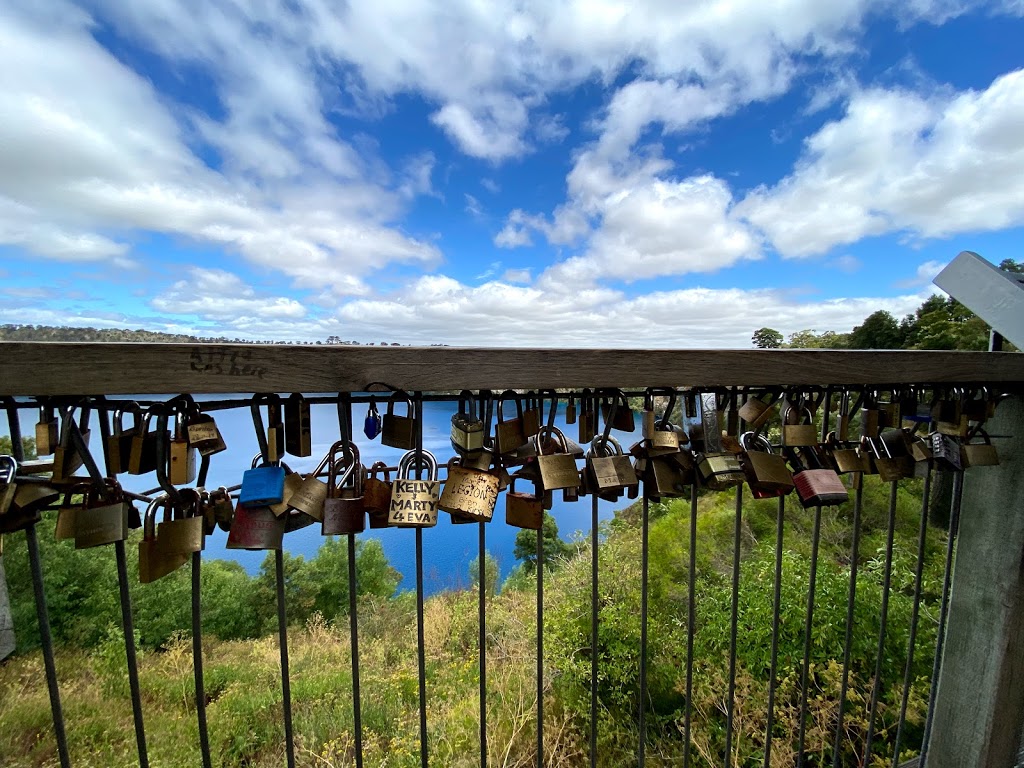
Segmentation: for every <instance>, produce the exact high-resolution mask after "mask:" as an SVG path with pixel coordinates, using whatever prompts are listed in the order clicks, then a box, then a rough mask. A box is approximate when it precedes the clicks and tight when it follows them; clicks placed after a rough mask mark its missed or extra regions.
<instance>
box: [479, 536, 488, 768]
mask: <svg viewBox="0 0 1024 768" xmlns="http://www.w3.org/2000/svg"><path fill="white" fill-rule="evenodd" d="M477 526H478V528H479V530H480V533H479V537H480V560H479V562H480V615H479V617H478V618H477V622H478V624H479V625H480V768H487V610H486V608H487V594H486V592H485V590H484V585H485V584H486V583H487V527H486V525H485V524H484V523H478V524H477Z"/></svg>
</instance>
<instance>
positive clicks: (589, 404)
mask: <svg viewBox="0 0 1024 768" xmlns="http://www.w3.org/2000/svg"><path fill="white" fill-rule="evenodd" d="M577 423H578V429H577V433H578V439H579V441H580V442H581V443H589V442H590V441H591V440H593V439H594V435H596V434H597V412H596V411H595V410H594V398H593V396H592V394H591V392H590V390H589V389H584V390H583V393H582V394H581V395H580V411H579V417H578V420H577Z"/></svg>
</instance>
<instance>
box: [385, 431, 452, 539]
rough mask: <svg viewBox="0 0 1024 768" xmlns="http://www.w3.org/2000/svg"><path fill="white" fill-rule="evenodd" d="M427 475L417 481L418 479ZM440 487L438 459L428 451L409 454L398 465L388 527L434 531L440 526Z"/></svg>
mask: <svg viewBox="0 0 1024 768" xmlns="http://www.w3.org/2000/svg"><path fill="white" fill-rule="evenodd" d="M422 472H425V473H426V477H425V478H422V479H418V478H417V477H416V475H418V474H421V473H422ZM440 497H441V483H440V482H439V481H438V479H437V459H435V458H434V454H432V453H430V452H429V451H415V450H413V451H409V452H408V453H406V454H405V455H404V456H402V458H401V460H400V461H399V462H398V474H397V475H396V477H395V482H394V485H393V486H392V488H391V507H390V509H389V512H388V525H390V526H392V527H394V528H431V527H433V526H435V525H437V505H438V502H439V501H440Z"/></svg>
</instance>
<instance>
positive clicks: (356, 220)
mask: <svg viewBox="0 0 1024 768" xmlns="http://www.w3.org/2000/svg"><path fill="white" fill-rule="evenodd" d="M90 24H91V22H90V20H89V19H88V17H86V16H85V15H84V14H83V13H82V12H81V11H79V10H77V9H74V8H71V7H69V6H66V5H64V4H62V3H59V2H56V1H55V0H48V2H47V3H40V4H38V5H35V6H32V7H31V9H26V8H21V9H18V10H15V9H13V8H11V7H9V6H4V7H3V9H0V243H6V244H13V245H18V246H21V247H23V248H25V249H26V250H27V251H29V252H31V253H35V254H37V255H41V256H46V257H50V258H56V259H60V260H65V261H82V260H108V259H111V258H115V259H119V260H121V262H122V263H126V262H127V258H128V256H130V246H131V242H132V241H133V240H134V237H135V233H136V232H137V231H138V230H148V231H155V232H163V233H168V234H172V235H178V236H183V237H185V238H187V239H191V240H194V241H199V242H206V243H213V244H214V245H217V246H222V247H225V248H226V249H228V250H234V251H237V252H238V253H240V254H242V255H243V256H245V257H246V258H248V259H249V260H251V261H253V262H255V263H257V264H260V265H262V266H266V267H271V268H274V269H278V270H280V271H282V272H283V273H284V274H286V275H289V276H290V277H292V278H293V279H294V281H295V283H296V284H297V285H298V286H300V287H311V286H314V285H315V286H317V287H324V286H328V287H330V288H331V289H332V290H333V291H334V292H335V293H336V294H344V293H357V294H358V293H363V292H365V291H366V287H365V285H364V284H363V281H362V278H363V276H364V275H365V274H366V273H367V272H368V271H370V270H372V269H374V268H377V267H379V266H381V265H383V264H386V263H388V262H392V261H400V262H420V263H426V264H432V263H434V262H435V261H437V260H438V259H439V257H440V254H439V253H438V251H437V249H436V248H435V247H434V246H433V245H430V244H428V243H424V242H421V241H418V240H416V239H413V238H410V237H408V236H407V235H405V234H403V233H401V232H399V231H397V230H396V229H394V228H393V227H392V226H391V225H390V222H391V221H392V220H393V219H394V218H396V217H397V215H398V214H399V213H400V212H401V204H400V200H401V198H402V194H401V191H398V192H393V191H390V190H389V189H388V188H386V187H384V186H381V185H380V184H377V183H374V182H371V181H367V180H365V179H364V178H362V174H369V172H370V171H369V170H368V169H364V168H361V167H359V166H360V165H361V161H359V159H358V157H357V155H356V154H355V153H354V152H353V151H352V150H351V148H350V147H349V146H348V145H347V144H344V143H343V142H341V141H339V140H337V139H336V138H335V137H333V136H332V135H331V133H332V131H330V130H328V129H327V128H326V127H325V126H326V122H325V121H324V120H323V118H322V116H320V111H319V103H318V102H317V100H316V99H315V98H314V94H315V89H314V94H311V93H310V92H309V89H308V88H305V87H301V86H302V83H301V82H300V81H301V77H298V76H295V73H294V72H293V71H292V70H290V69H289V68H288V67H285V66H283V65H282V69H281V71H280V72H270V71H269V70H273V69H274V67H273V64H274V63H275V62H276V61H277V59H276V58H275V56H274V55H272V52H268V55H267V57H266V58H265V59H264V60H262V61H261V62H260V66H259V68H258V69H256V70H254V72H253V73H251V76H252V77H257V76H262V75H266V76H267V79H266V81H265V82H264V81H261V83H260V87H261V88H263V87H265V88H267V89H268V90H269V93H270V95H269V96H268V97H267V99H263V98H253V99H252V100H247V98H246V97H247V95H251V94H250V93H249V92H246V91H245V89H244V88H242V89H241V92H238V93H236V92H234V91H231V90H230V89H228V90H226V91H225V92H224V98H225V101H226V105H227V109H228V117H227V118H226V120H225V122H224V123H222V124H221V123H214V122H212V121H211V120H209V119H208V118H197V119H196V120H195V126H196V127H197V128H198V130H199V132H200V134H201V135H203V136H205V137H206V138H207V139H208V140H210V141H212V142H213V144H214V146H215V147H219V148H220V149H221V151H222V154H223V159H224V162H223V169H224V170H223V172H222V173H218V172H216V171H213V170H211V169H210V168H208V167H207V166H206V164H205V163H204V162H203V161H202V160H200V159H199V158H198V157H197V156H196V155H194V154H193V152H192V151H191V150H190V148H189V146H188V143H187V142H188V141H190V140H193V139H194V138H195V137H194V135H193V134H191V133H190V131H189V126H187V125H185V126H183V125H180V124H179V123H178V122H177V121H176V120H175V117H174V116H173V114H172V112H171V110H170V108H169V106H168V105H167V104H165V103H163V102H162V100H161V98H160V97H159V96H158V95H157V94H156V93H155V92H154V90H153V86H152V84H151V83H150V82H148V81H147V80H144V79H143V78H141V77H140V76H138V75H137V74H136V73H134V72H133V71H131V70H130V69H128V68H126V67H125V66H123V65H122V64H121V63H120V62H119V61H117V59H115V58H114V57H113V56H111V55H110V54H109V53H108V52H107V51H106V50H105V49H103V48H102V47H101V46H100V45H99V44H97V43H96V41H95V40H94V39H93V38H92V36H91V34H90ZM205 34H206V33H204V35H205ZM204 35H200V36H199V37H200V38H203V39H197V41H196V43H197V45H199V46H200V48H202V46H203V45H204V40H205V37H204ZM170 37H172V38H173V35H172V36H170ZM207 42H208V41H207ZM251 53H252V51H250V50H249V49H245V48H240V49H238V50H231V51H227V52H226V56H227V58H228V59H230V60H231V61H232V62H234V64H233V66H235V67H241V68H245V67H247V66H249V65H250V64H251V65H253V66H256V64H255V63H254V60H252V59H250V54H251ZM256 53H257V54H259V53H260V51H259V50H257V51H256ZM228 54H230V55H228ZM236 54H238V57H236ZM236 58H238V60H237V61H236V60H235V59H236ZM259 58H260V57H259V56H258V55H257V56H255V59H259ZM229 72H230V70H229ZM225 76H226V77H227V76H229V75H225ZM246 82H248V81H246ZM240 87H241V86H240ZM268 99H269V100H270V101H274V102H275V104H274V105H273V108H268V109H266V110H264V109H262V106H263V105H264V104H265V103H266V102H267V100H268ZM310 110H312V113H310ZM431 163H432V160H431V161H430V162H426V161H425V160H424V161H422V162H421V163H420V164H419V166H418V171H417V172H416V173H414V174H413V177H414V178H415V179H418V181H417V182H416V183H418V185H419V190H421V191H422V189H423V186H424V183H425V180H426V183H427V184H429V167H430V165H431ZM413 186H415V184H413Z"/></svg>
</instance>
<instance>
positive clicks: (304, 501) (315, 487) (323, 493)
mask: <svg viewBox="0 0 1024 768" xmlns="http://www.w3.org/2000/svg"><path fill="white" fill-rule="evenodd" d="M344 446H345V441H342V440H339V441H338V442H336V443H335V444H334V445H332V446H331V449H330V450H329V451H328V452H327V455H325V456H324V458H323V461H321V462H320V463H319V464H318V465H317V466H316V469H314V470H313V471H312V472H310V473H309V474H308V475H306V476H305V477H304V478H302V479H301V482H300V483H299V486H298V488H296V489H295V490H294V491H293V492H292V493H291V494H289V495H288V496H287V502H288V506H289V507H291V508H293V509H297V510H299V511H300V512H303V513H305V514H307V515H309V516H310V517H312V518H313V519H314V520H318V521H320V522H323V519H324V502H325V501H326V500H327V483H325V482H324V481H323V480H321V479H320V474H321V473H322V472H323V471H324V470H326V469H327V465H328V463H329V462H330V461H331V460H332V458H334V459H337V458H339V457H340V454H341V452H342V450H343V449H344ZM279 516H280V515H279Z"/></svg>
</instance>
